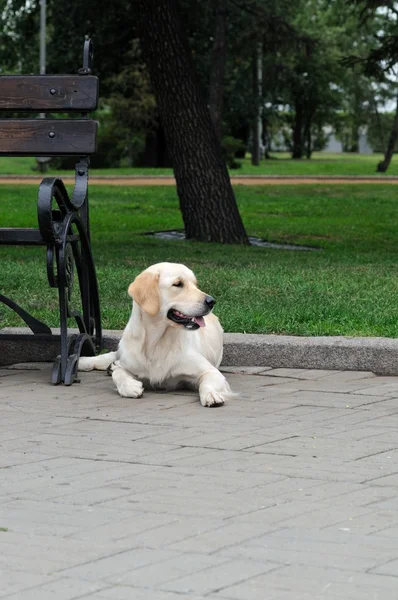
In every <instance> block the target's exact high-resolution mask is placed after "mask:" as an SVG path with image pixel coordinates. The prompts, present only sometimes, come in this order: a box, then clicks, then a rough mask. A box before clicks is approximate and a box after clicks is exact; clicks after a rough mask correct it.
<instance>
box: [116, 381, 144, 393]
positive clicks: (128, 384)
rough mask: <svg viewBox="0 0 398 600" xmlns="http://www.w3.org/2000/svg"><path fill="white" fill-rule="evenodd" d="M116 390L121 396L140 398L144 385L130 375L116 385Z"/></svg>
mask: <svg viewBox="0 0 398 600" xmlns="http://www.w3.org/2000/svg"><path fill="white" fill-rule="evenodd" d="M117 391H118V392H119V394H120V395H121V396H122V397H123V398H140V397H141V396H142V394H143V392H144V386H143V385H142V383H141V381H137V380H136V379H133V378H132V377H128V378H127V377H126V378H125V380H124V381H123V382H122V383H121V384H120V385H118V388H117Z"/></svg>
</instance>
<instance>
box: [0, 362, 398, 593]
mask: <svg viewBox="0 0 398 600" xmlns="http://www.w3.org/2000/svg"><path fill="white" fill-rule="evenodd" d="M236 370H238V371H239V369H235V371H236ZM227 371H229V372H228V375H227V376H228V378H229V380H230V383H231V385H232V387H233V388H234V389H235V390H236V391H238V392H240V398H237V399H236V400H234V401H232V402H230V403H229V404H228V405H226V406H225V407H223V408H219V409H205V408H202V407H201V406H200V404H199V402H198V400H197V398H196V397H195V395H193V394H191V393H186V392H179V393H174V394H161V393H152V392H147V393H146V394H145V396H144V398H142V399H140V400H129V399H125V398H124V399H123V398H120V397H118V396H117V395H116V393H115V391H114V390H113V385H112V381H111V379H110V378H109V377H107V376H106V375H104V374H103V373H87V374H82V382H81V383H80V385H79V384H75V385H73V386H72V387H70V388H67V387H57V388H54V387H51V386H50V385H49V384H48V380H49V367H48V366H46V365H44V366H40V365H36V366H35V365H31V370H29V369H27V368H26V366H25V368H24V369H19V370H16V369H10V368H9V369H6V368H3V369H0V426H1V454H0V457H1V458H0V461H1V467H2V468H1V469H0V565H1V573H0V598H7V599H8V598H9V599H11V598H13V599H15V600H72V599H77V598H87V599H90V600H91V599H92V600H182V598H187V599H189V600H202V599H204V598H206V599H207V600H351V599H352V600H354V599H355V600H394V599H396V598H398V541H397V540H398V510H397V509H398V466H397V465H398V450H397V449H398V434H397V429H398V378H397V377H376V376H374V375H373V374H372V373H363V372H336V371H335V372H332V371H308V370H307V371H302V370H301V371H300V370H295V371H294V370H291V369H289V370H288V369H276V370H268V371H267V370H264V369H260V368H258V369H251V370H250V369H242V370H240V371H242V372H243V373H242V372H241V373H234V372H233V371H234V369H230V370H228V369H227Z"/></svg>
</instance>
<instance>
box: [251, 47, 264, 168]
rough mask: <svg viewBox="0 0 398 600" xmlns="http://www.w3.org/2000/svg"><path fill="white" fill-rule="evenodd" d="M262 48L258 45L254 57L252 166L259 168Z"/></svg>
mask: <svg viewBox="0 0 398 600" xmlns="http://www.w3.org/2000/svg"><path fill="white" fill-rule="evenodd" d="M262 59H263V57H262V47H261V44H260V43H258V44H257V48H256V52H255V54H254V57H253V98H254V102H255V105H254V108H255V110H254V114H255V116H254V119H253V129H252V146H253V147H252V165H254V166H256V167H258V166H259V164H260V159H261V152H260V144H261V129H262V118H261V112H262V111H261V104H260V103H261V96H262Z"/></svg>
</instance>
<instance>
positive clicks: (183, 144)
mask: <svg viewBox="0 0 398 600" xmlns="http://www.w3.org/2000/svg"><path fill="white" fill-rule="evenodd" d="M135 6H136V8H137V13H136V17H137V20H138V25H139V31H140V41H141V46H142V50H143V56H144V59H145V62H146V64H147V66H148V70H149V74H150V77H151V81H152V85H153V88H154V91H155V95H156V101H157V107H158V111H159V115H160V119H161V122H162V125H163V129H164V132H165V136H166V140H167V145H168V149H169V151H170V154H171V157H172V160H173V166H174V174H175V178H176V181H177V192H178V196H179V199H180V208H181V212H182V217H183V220H184V224H185V234H186V236H187V238H188V239H195V240H200V241H207V242H221V243H231V244H232V243H240V244H248V243H249V242H248V239H247V235H246V232H245V229H244V227H243V224H242V220H241V218H240V215H239V211H238V208H237V205H236V201H235V196H234V193H233V190H232V186H231V182H230V180H229V175H228V171H227V168H226V165H225V162H224V160H223V158H222V155H221V150H220V146H219V144H218V141H217V138H216V135H215V131H214V126H213V123H212V121H211V118H210V113H209V111H208V109H207V106H206V104H205V102H204V100H203V98H202V96H201V94H200V91H199V86H198V84H197V82H196V78H195V72H194V67H193V62H192V58H191V51H190V49H189V46H188V39H187V37H186V35H185V32H184V31H183V28H182V24H181V22H180V18H179V15H178V11H177V7H176V3H175V1H174V0H135Z"/></svg>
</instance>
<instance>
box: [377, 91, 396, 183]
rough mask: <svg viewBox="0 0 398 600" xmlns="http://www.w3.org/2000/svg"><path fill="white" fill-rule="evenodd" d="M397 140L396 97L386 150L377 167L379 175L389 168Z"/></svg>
mask: <svg viewBox="0 0 398 600" xmlns="http://www.w3.org/2000/svg"><path fill="white" fill-rule="evenodd" d="M397 139H398V95H397V106H396V109H395V117H394V122H393V125H392V129H391V133H390V137H389V139H388V144H387V150H386V152H385V154H384V159H383V160H382V161H381V162H379V164H378V165H377V171H378V172H379V173H385V172H386V171H387V169H388V167H389V166H390V162H391V159H392V155H393V154H394V148H395V144H396V142H397Z"/></svg>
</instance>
